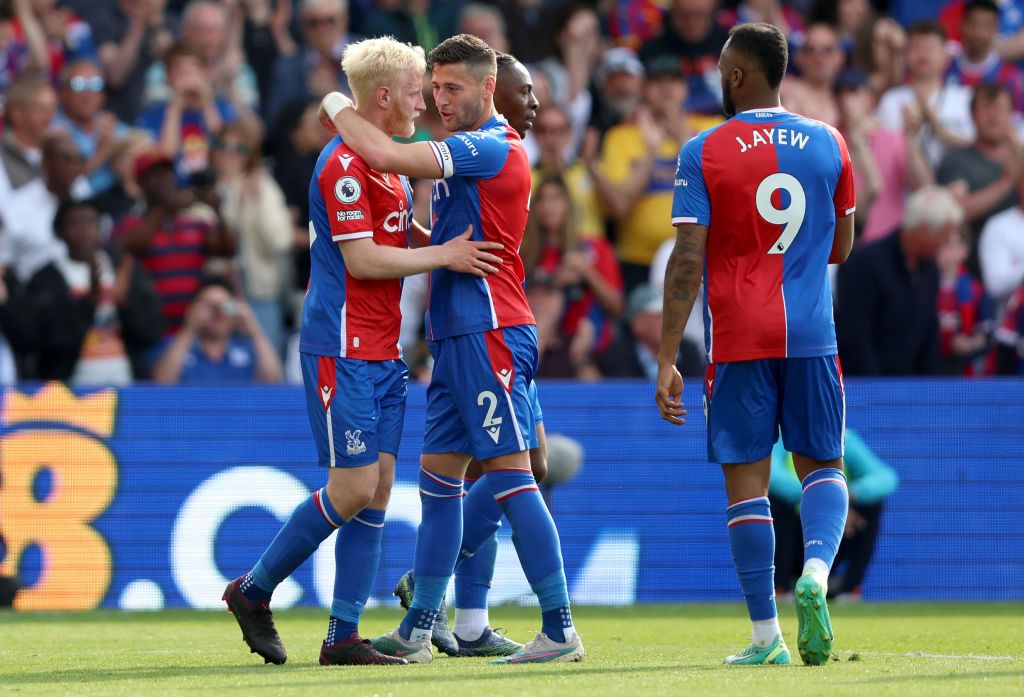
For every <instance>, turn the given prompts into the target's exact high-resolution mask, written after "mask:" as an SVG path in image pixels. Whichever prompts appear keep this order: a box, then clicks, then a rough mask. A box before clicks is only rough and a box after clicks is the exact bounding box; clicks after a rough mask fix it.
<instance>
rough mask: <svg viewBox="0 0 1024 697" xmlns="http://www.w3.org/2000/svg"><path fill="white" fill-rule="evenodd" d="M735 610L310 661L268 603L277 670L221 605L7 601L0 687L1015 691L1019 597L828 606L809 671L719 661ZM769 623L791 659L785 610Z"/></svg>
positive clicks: (611, 619)
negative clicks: (431, 656)
mask: <svg viewBox="0 0 1024 697" xmlns="http://www.w3.org/2000/svg"><path fill="white" fill-rule="evenodd" d="M744 614H745V613H744V611H743V608H742V607H741V606H739V605H664V606H641V607H636V608H629V609H596V608H594V609H591V608H578V609H576V610H574V615H575V618H576V623H577V626H578V627H579V629H580V632H581V634H582V636H583V639H584V642H585V644H586V648H587V659H586V661H584V662H583V663H579V664H569V665H534V666H523V665H520V666H491V665H488V664H487V662H486V660H484V659H451V658H446V657H441V658H438V659H435V661H434V662H433V663H432V664H430V665H426V666H417V665H410V666H400V667H392V668H373V667H359V668H349V667H331V668H323V667H321V666H319V665H317V664H316V659H317V652H318V650H319V644H320V641H321V639H322V637H323V631H324V629H325V625H326V617H325V613H324V612H323V611H309V610H291V611H285V612H280V613H279V614H278V628H279V629H280V631H281V634H282V636H283V637H284V640H285V644H286V645H287V647H288V652H289V659H288V663H287V664H285V665H284V666H273V665H263V664H262V663H261V662H260V661H259V659H258V658H257V657H256V656H254V655H252V654H250V653H249V651H248V649H247V648H246V647H245V645H244V644H243V643H242V641H241V639H240V634H239V631H238V628H237V626H236V625H235V622H234V620H233V619H232V618H231V616H230V615H228V614H226V613H215V612H188V611H178V612H175V611H170V612H161V613H155V614H142V613H139V614H121V613H117V612H92V613H85V614H36V615H21V614H14V613H9V612H8V613H2V614H0V694H40V693H42V694H63V693H70V694H76V695H79V694H131V695H159V696H160V697H164V696H165V695H171V694H189V695H196V694H218V695H223V694H246V695H249V694H253V695H257V694H259V695H263V694H317V693H314V690H324V689H328V690H332V692H331V693H330V694H332V695H338V696H339V697H340V696H341V695H345V696H348V695H353V696H361V695H366V696H368V697H370V696H373V695H379V696H380V697H385V696H393V697H404V696H406V695H443V696H444V697H460V696H462V695H472V696H473V697H489V696H491V695H494V696H502V695H517V696H518V695H523V696H529V697H533V696H534V695H556V696H557V697H573V696H575V695H586V697H605V696H606V695H610V696H611V697H647V696H648V695H716V696H725V695H738V696H742V697H755V696H758V695H795V696H804V695H806V696H807V697H815V696H817V695H821V696H822V697H838V696H840V695H865V696H868V695H870V696H871V697H878V696H880V695H900V697H911V696H913V695H924V696H926V697H939V696H941V695H965V694H966V695H969V697H982V696H983V695H999V696H1000V697H1002V696H1004V695H1024V622H1022V620H1024V604H976V605H847V606H837V607H835V608H834V609H833V613H832V617H833V625H834V626H835V629H836V651H837V653H838V657H839V659H840V660H838V661H832V662H830V663H829V664H828V665H826V666H822V667H817V668H808V667H803V666H800V665H795V666H789V667H785V666H779V667H750V668H738V667H731V666H723V665H721V660H722V658H723V657H724V656H725V655H726V654H727V653H731V652H733V651H735V650H736V649H740V648H742V647H743V646H744V645H746V636H747V633H748V630H749V625H748V624H747V623H746V621H745V620H744ZM491 616H492V620H493V623H494V624H496V625H499V626H504V627H506V628H508V631H509V635H510V636H511V637H512V638H514V639H518V640H520V641H523V640H526V639H528V638H529V631H530V629H531V628H536V626H537V623H538V614H537V611H536V610H530V609H507V608H499V609H496V610H493V611H492V613H491ZM399 617H400V616H399V614H398V612H397V611H395V610H378V611H374V612H370V613H367V616H366V618H365V619H364V622H363V629H364V633H366V634H369V633H371V632H380V631H384V630H386V629H389V628H390V627H391V626H393V625H394V624H395V623H396V622H397V621H398V619H399ZM782 623H783V629H784V632H785V634H786V637H787V639H788V640H789V642H790V648H791V649H792V651H793V658H794V660H795V661H797V663H799V658H798V657H797V653H796V647H795V646H794V645H793V642H794V641H795V639H794V638H793V635H794V633H795V631H796V620H795V617H794V615H793V613H792V611H791V610H789V608H783V617H782ZM319 694H327V693H319Z"/></svg>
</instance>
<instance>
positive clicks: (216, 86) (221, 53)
mask: <svg viewBox="0 0 1024 697" xmlns="http://www.w3.org/2000/svg"><path fill="white" fill-rule="evenodd" d="M230 20H231V17H230V15H229V14H228V9H227V7H226V6H225V5H222V4H221V3H219V2H216V0H190V2H189V3H188V5H186V6H185V11H184V12H183V13H182V16H181V42H180V43H181V45H184V46H188V47H189V48H190V49H191V50H192V51H193V52H194V55H195V56H197V57H198V59H199V68H200V72H201V75H202V78H201V79H202V81H203V83H204V84H205V85H206V89H208V90H210V91H212V93H213V94H214V95H215V96H216V97H217V99H218V101H222V102H226V103H229V104H230V105H231V106H232V107H233V110H234V111H235V112H238V113H255V112H256V111H257V110H258V108H259V100H260V95H259V88H258V86H257V83H256V74H255V73H254V72H253V70H252V68H251V67H249V64H248V63H246V62H245V54H244V53H243V52H242V46H241V36H240V35H239V36H232V32H230V31H229V22H230ZM171 70H172V68H171V66H170V65H169V62H168V61H167V58H166V57H165V58H164V62H161V63H153V64H152V65H151V66H149V69H148V70H147V71H146V87H145V94H144V95H143V103H144V104H146V105H155V104H162V103H164V102H167V101H170V100H173V99H174V96H175V95H174V92H175V85H174V84H173V82H174V80H173V79H172V77H171V74H170V73H171ZM292 79H295V76H292Z"/></svg>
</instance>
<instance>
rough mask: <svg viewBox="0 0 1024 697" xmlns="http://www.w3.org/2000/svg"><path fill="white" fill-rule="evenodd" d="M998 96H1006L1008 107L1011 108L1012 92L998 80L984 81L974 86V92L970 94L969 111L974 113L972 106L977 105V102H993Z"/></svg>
mask: <svg viewBox="0 0 1024 697" xmlns="http://www.w3.org/2000/svg"><path fill="white" fill-rule="evenodd" d="M1000 97H1006V99H1007V100H1008V101H1009V102H1010V108H1013V93H1012V92H1010V88H1009V87H1007V86H1006V85H1001V84H999V83H998V82H985V83H982V84H980V85H978V86H977V87H975V88H974V94H973V95H972V96H971V113H972V114H973V113H974V108H975V107H976V106H978V102H979V101H982V102H994V101H995V100H997V99H999V98H1000Z"/></svg>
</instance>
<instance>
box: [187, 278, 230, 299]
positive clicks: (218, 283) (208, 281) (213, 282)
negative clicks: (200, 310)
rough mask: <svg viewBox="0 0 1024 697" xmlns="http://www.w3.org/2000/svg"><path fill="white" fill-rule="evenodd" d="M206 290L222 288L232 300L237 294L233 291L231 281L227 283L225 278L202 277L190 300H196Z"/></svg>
mask: <svg viewBox="0 0 1024 697" xmlns="http://www.w3.org/2000/svg"><path fill="white" fill-rule="evenodd" d="M207 288H223V289H224V290H226V291H227V292H228V293H229V294H230V295H231V297H232V298H237V297H238V292H237V291H236V290H235V286H234V284H233V283H231V281H229V280H228V279H227V278H226V277H224V276H204V277H203V280H202V282H200V284H199V287H198V288H196V292H195V293H194V294H193V295H192V300H193V301H194V300H195V299H196V298H198V297H199V294H200V293H202V292H203V291H204V290H206V289H207Z"/></svg>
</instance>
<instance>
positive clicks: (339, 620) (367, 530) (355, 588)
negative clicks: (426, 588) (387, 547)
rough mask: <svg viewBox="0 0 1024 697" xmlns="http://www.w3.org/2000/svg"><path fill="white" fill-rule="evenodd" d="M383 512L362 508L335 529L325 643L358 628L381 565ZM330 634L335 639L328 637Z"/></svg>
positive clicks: (344, 637)
mask: <svg viewBox="0 0 1024 697" xmlns="http://www.w3.org/2000/svg"><path fill="white" fill-rule="evenodd" d="M383 537H384V511H382V510H379V509H376V508H364V509H363V510H361V511H359V512H358V513H356V514H355V515H354V516H352V518H351V519H349V521H348V522H347V523H345V525H344V526H342V528H341V530H339V531H338V542H337V544H336V545H335V546H334V562H335V567H334V601H333V602H332V603H331V624H330V626H329V627H328V629H327V643H328V644H333V643H334V642H335V641H339V640H340V641H344V640H345V639H348V638H349V637H350V636H352V634H354V633H355V632H356V631H358V629H359V616H360V615H361V614H362V613H363V608H364V607H366V601H367V599H369V597H370V592H371V591H372V590H373V581H374V579H376V578H377V567H378V566H380V545H381V539H382V538H383ZM332 635H333V637H334V641H332V640H331V638H332Z"/></svg>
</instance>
